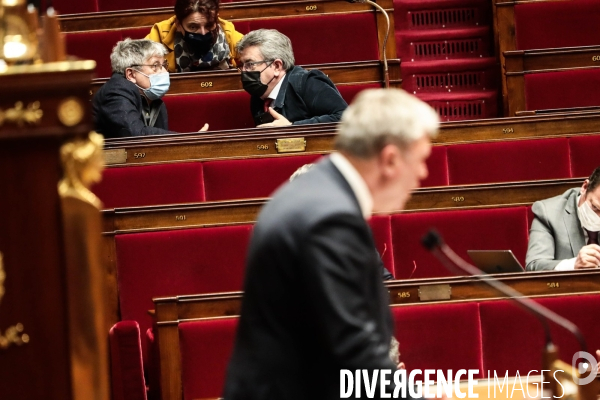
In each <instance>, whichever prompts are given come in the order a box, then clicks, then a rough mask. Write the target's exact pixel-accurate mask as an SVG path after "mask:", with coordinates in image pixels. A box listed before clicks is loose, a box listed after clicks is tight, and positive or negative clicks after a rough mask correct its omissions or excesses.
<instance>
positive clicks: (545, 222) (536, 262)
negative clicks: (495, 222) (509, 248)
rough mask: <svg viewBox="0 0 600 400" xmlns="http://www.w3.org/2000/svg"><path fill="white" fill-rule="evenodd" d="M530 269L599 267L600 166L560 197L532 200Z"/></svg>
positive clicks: (529, 249)
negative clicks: (578, 185) (581, 184)
mask: <svg viewBox="0 0 600 400" xmlns="http://www.w3.org/2000/svg"><path fill="white" fill-rule="evenodd" d="M532 210H533V213H534V214H535V219H534V220H533V223H532V224H531V230H530V231H529V246H528V248H527V257H526V262H527V270H528V271H541V270H557V271H564V270H572V269H582V268H598V267H600V246H599V245H598V231H600V167H598V168H596V169H595V170H594V172H592V175H591V176H590V177H589V178H588V179H586V180H585V181H584V182H583V186H582V187H581V188H574V189H569V190H567V191H566V192H565V193H563V194H561V195H560V196H556V197H552V198H550V199H546V200H541V201H536V202H535V203H533V208H532Z"/></svg>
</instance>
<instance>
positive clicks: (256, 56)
mask: <svg viewBox="0 0 600 400" xmlns="http://www.w3.org/2000/svg"><path fill="white" fill-rule="evenodd" d="M237 51H238V54H239V59H240V62H241V64H240V65H241V66H242V68H241V70H242V84H243V86H244V89H245V90H246V91H247V92H248V93H249V94H250V95H251V96H252V99H251V101H250V110H251V112H252V115H253V116H254V121H255V123H256V125H257V126H259V127H275V126H287V125H292V124H293V125H304V124H317V123H323V122H337V121H339V120H340V118H341V116H342V112H343V111H344V110H345V109H346V107H348V104H346V102H345V101H344V99H343V98H342V96H341V95H340V93H339V92H338V90H337V89H336V87H335V85H334V84H333V82H331V80H330V79H329V78H328V77H327V76H326V75H325V74H323V73H322V72H321V71H318V70H311V71H307V70H305V69H303V68H301V67H297V66H294V52H293V50H292V44H291V42H290V39H289V38H288V37H287V36H285V35H284V34H282V33H280V32H278V31H276V30H273V29H259V30H256V31H252V32H250V33H248V34H247V35H246V36H244V38H243V39H242V40H240V42H239V43H238V45H237Z"/></svg>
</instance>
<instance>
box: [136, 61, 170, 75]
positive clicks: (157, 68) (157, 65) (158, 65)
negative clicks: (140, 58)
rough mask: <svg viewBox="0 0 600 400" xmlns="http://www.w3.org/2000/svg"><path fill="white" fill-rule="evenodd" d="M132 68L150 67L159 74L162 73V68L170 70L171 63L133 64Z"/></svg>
mask: <svg viewBox="0 0 600 400" xmlns="http://www.w3.org/2000/svg"><path fill="white" fill-rule="evenodd" d="M132 67H150V68H152V71H154V72H158V71H161V70H162V68H164V69H166V70H168V69H169V62H168V61H167V60H165V61H163V63H162V64H161V63H158V62H156V63H154V64H133V65H132Z"/></svg>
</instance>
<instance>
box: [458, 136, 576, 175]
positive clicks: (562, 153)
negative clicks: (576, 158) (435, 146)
mask: <svg viewBox="0 0 600 400" xmlns="http://www.w3.org/2000/svg"><path fill="white" fill-rule="evenodd" d="M569 164H570V163H569V147H568V142H567V139H566V138H559V139H537V140H513V141H507V142H491V143H475V144H463V145H453V146H448V171H449V178H450V179H449V180H450V184H451V185H465V184H476V183H494V182H513V181H528V180H538V179H561V178H569V177H570V176H571V172H570V165H569Z"/></svg>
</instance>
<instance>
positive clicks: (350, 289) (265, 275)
mask: <svg viewBox="0 0 600 400" xmlns="http://www.w3.org/2000/svg"><path fill="white" fill-rule="evenodd" d="M438 124H439V123H438V116H437V114H436V113H435V111H433V109H431V108H430V107H429V106H428V105H426V104H425V103H423V102H421V101H420V100H418V99H417V98H416V97H413V96H411V95H409V94H407V93H406V92H404V91H401V90H398V89H375V90H366V91H364V92H362V93H361V94H360V95H359V96H358V97H357V98H356V100H355V101H354V103H353V104H352V105H351V106H350V107H349V108H348V109H347V110H346V111H345V112H344V115H343V117H342V120H341V123H340V126H339V129H338V130H339V132H338V133H339V134H338V137H337V140H336V145H335V146H336V150H337V152H335V153H333V154H332V155H331V156H330V157H327V158H325V159H324V160H323V161H321V162H319V163H318V164H316V165H315V166H314V167H313V168H311V169H310V171H308V172H307V173H305V174H303V175H301V176H299V177H298V178H296V179H294V180H293V181H292V182H290V183H288V184H286V185H285V186H283V187H282V188H280V189H279V190H278V191H277V192H276V193H275V195H274V197H273V199H272V200H271V201H270V202H269V203H268V204H267V205H266V206H265V207H264V208H263V210H262V212H261V213H260V216H259V219H258V222H257V224H256V226H255V228H254V234H253V237H252V241H251V244H250V250H249V254H248V262H247V271H246V280H245V285H244V291H245V293H244V300H243V305H242V314H241V318H240V323H239V328H238V333H237V338H236V344H235V349H234V353H233V356H232V359H231V362H230V365H229V369H228V375H227V382H226V385H225V399H226V400H238V399H246V400H251V399H252V400H253V399H277V400H288V399H294V400H295V399H298V400H300V399H302V400H304V399H339V398H340V393H339V391H340V369H349V370H356V369H368V370H374V369H390V370H395V369H396V367H397V366H396V365H394V363H393V362H392V361H391V360H390V358H389V355H388V352H389V347H390V339H391V336H392V333H393V332H392V331H393V327H392V319H391V314H390V311H389V303H388V298H387V296H388V294H387V291H386V290H385V289H384V287H383V284H382V281H381V268H380V267H379V265H380V261H379V258H378V255H377V252H376V250H375V244H374V242H373V238H372V236H371V232H370V229H369V226H368V224H367V222H366V220H367V219H369V218H370V217H371V214H372V213H373V212H384V213H389V212H392V211H396V210H401V209H402V208H403V207H404V205H405V203H406V201H407V200H408V198H409V197H410V193H411V191H412V190H413V189H414V188H416V187H418V186H419V181H420V180H422V179H425V178H426V177H427V166H426V164H425V162H426V160H427V157H428V156H429V154H430V152H431V144H430V137H433V136H435V135H436V133H437V129H438ZM377 393H379V391H377Z"/></svg>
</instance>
